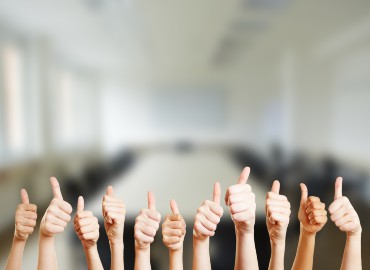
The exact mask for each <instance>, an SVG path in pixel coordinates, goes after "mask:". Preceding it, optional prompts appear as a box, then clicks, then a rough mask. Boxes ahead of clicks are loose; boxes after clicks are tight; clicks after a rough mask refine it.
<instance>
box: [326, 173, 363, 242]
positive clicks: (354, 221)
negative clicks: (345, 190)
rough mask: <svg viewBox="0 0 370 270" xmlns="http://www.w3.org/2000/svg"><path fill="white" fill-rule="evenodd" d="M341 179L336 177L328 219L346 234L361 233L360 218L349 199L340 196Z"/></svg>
mask: <svg viewBox="0 0 370 270" xmlns="http://www.w3.org/2000/svg"><path fill="white" fill-rule="evenodd" d="M342 182H343V179H342V178H341V177H338V178H337V180H336V182H335V195H334V202H333V203H332V204H331V205H330V206H329V212H330V219H331V220H332V221H333V222H334V223H335V225H336V226H337V227H338V228H339V229H340V230H341V231H342V232H346V233H347V235H349V236H350V235H356V234H361V232H362V228H361V223H360V218H359V217H358V214H357V212H356V210H355V209H354V208H353V206H352V204H351V202H350V201H349V199H348V198H347V197H345V196H342Z"/></svg>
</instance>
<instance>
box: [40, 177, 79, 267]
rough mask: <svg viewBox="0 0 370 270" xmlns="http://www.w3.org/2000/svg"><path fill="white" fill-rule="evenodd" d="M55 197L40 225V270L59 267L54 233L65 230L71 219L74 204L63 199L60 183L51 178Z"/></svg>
mask: <svg viewBox="0 0 370 270" xmlns="http://www.w3.org/2000/svg"><path fill="white" fill-rule="evenodd" d="M50 183H51V186H52V189H53V194H54V199H53V200H52V201H51V202H50V205H49V207H48V209H47V210H46V212H45V215H44V217H43V218H42V220H41V225H40V241H39V257H38V266H37V269H38V270H55V269H58V263H57V257H56V253H55V245H54V244H55V243H54V235H55V234H58V233H61V232H63V231H64V228H65V227H66V226H67V224H68V222H69V221H70V220H71V216H70V214H71V213H72V206H71V205H70V204H69V203H67V202H65V201H64V200H63V196H62V193H61V191H60V187H59V183H58V181H57V179H55V178H54V177H52V178H50Z"/></svg>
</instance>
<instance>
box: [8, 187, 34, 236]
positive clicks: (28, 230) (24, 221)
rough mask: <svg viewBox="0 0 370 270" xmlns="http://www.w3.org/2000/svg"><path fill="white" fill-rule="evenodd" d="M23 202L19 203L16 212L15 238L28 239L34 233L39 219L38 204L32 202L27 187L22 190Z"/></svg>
mask: <svg viewBox="0 0 370 270" xmlns="http://www.w3.org/2000/svg"><path fill="white" fill-rule="evenodd" d="M21 199H22V203H21V204H19V205H18V207H17V211H16V212H15V232H14V238H15V239H17V240H21V241H26V240H27V238H28V236H29V235H30V234H32V233H33V230H34V228H35V226H36V220H37V213H36V212H37V206H36V205H35V204H30V201H29V199H28V194H27V191H26V190H25V189H22V190H21Z"/></svg>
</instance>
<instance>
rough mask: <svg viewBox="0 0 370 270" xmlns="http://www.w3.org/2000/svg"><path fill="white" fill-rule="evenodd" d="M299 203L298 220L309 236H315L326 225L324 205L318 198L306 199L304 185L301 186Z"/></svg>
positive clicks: (306, 194)
mask: <svg viewBox="0 0 370 270" xmlns="http://www.w3.org/2000/svg"><path fill="white" fill-rule="evenodd" d="M300 186H301V202H300V207H299V211H298V219H299V221H300V222H301V225H302V227H303V229H304V230H305V231H306V232H307V233H310V234H316V233H317V232H319V231H320V230H321V229H322V228H323V227H324V225H325V224H326V222H327V220H328V218H327V212H326V210H325V203H322V202H320V198H318V197H314V196H310V197H308V189H307V187H306V185H305V184H301V185H300Z"/></svg>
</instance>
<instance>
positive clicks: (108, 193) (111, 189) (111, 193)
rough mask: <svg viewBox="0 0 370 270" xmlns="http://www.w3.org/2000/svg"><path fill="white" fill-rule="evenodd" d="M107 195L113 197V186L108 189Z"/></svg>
mask: <svg viewBox="0 0 370 270" xmlns="http://www.w3.org/2000/svg"><path fill="white" fill-rule="evenodd" d="M105 195H109V196H112V195H113V187H112V186H108V187H107V190H106V191H105Z"/></svg>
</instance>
